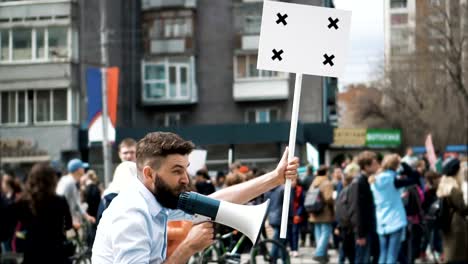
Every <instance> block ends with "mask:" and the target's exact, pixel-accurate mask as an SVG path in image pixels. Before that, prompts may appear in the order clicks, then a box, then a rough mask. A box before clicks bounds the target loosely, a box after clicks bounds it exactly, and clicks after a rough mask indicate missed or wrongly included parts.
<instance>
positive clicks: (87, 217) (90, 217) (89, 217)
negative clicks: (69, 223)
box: [84, 214, 96, 224]
mask: <svg viewBox="0 0 468 264" xmlns="http://www.w3.org/2000/svg"><path fill="white" fill-rule="evenodd" d="M84 217H85V219H86V221H88V222H90V223H91V224H94V223H96V218H94V217H92V216H90V215H89V214H85V215H84Z"/></svg>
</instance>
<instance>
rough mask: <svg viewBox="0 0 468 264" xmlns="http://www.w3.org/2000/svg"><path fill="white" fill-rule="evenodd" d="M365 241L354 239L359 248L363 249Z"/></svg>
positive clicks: (363, 239)
mask: <svg viewBox="0 0 468 264" xmlns="http://www.w3.org/2000/svg"><path fill="white" fill-rule="evenodd" d="M366 242H367V241H366V239H365V238H358V239H356V244H358V245H359V246H361V247H363V246H365V245H366Z"/></svg>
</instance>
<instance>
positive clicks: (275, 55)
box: [271, 49, 283, 61]
mask: <svg viewBox="0 0 468 264" xmlns="http://www.w3.org/2000/svg"><path fill="white" fill-rule="evenodd" d="M282 53H283V50H280V51H276V49H273V57H271V59H272V60H275V59H278V60H279V61H281V60H282V58H281V54H282Z"/></svg>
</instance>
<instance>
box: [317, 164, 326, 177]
mask: <svg viewBox="0 0 468 264" xmlns="http://www.w3.org/2000/svg"><path fill="white" fill-rule="evenodd" d="M327 175H328V166H325V165H320V167H319V168H318V170H317V176H327Z"/></svg>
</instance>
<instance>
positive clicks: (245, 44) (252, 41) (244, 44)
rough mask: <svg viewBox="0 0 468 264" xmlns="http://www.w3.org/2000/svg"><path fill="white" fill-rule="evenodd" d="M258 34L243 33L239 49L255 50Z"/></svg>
mask: <svg viewBox="0 0 468 264" xmlns="http://www.w3.org/2000/svg"><path fill="white" fill-rule="evenodd" d="M259 39H260V36H259V35H244V36H242V38H241V49H242V50H257V49H258V41H259Z"/></svg>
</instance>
